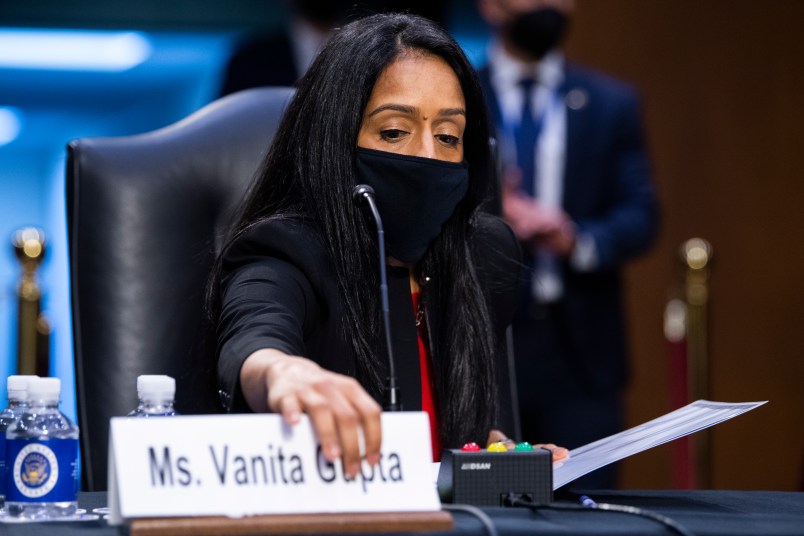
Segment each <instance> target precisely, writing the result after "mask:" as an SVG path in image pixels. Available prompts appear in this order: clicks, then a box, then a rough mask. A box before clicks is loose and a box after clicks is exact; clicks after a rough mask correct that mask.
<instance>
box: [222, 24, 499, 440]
mask: <svg viewBox="0 0 804 536" xmlns="http://www.w3.org/2000/svg"><path fill="white" fill-rule="evenodd" d="M404 54H423V55H435V56H438V57H440V58H442V59H443V60H445V61H446V62H447V63H448V64H449V65H450V66H451V67H452V69H453V70H454V71H455V74H456V75H457V77H458V80H459V81H460V84H461V88H462V90H463V94H464V99H465V101H466V117H467V126H466V130H465V133H464V141H463V142H464V157H465V159H466V161H467V162H468V164H469V189H468V192H467V194H466V196H465V197H464V199H463V200H462V201H461V203H460V204H459V205H458V207H457V208H456V210H455V212H454V213H453V215H452V216H451V217H450V219H449V220H448V221H447V222H446V223H445V224H444V226H443V227H442V232H441V234H440V236H439V237H438V238H437V239H436V240H434V241H433V243H432V244H431V245H430V247H429V248H428V251H427V252H426V253H425V256H424V258H423V259H422V260H421V261H420V263H419V265H418V267H417V269H418V270H419V274H424V275H426V276H427V278H428V283H427V284H426V285H424V287H423V294H422V300H423V301H424V305H425V307H426V308H427V310H428V312H432V313H431V316H430V317H428V324H429V325H430V326H431V328H432V327H433V326H437V329H435V330H432V331H433V334H432V340H433V346H434V347H433V348H431V354H432V358H433V376H434V378H433V382H434V385H435V397H436V405H437V411H438V415H439V420H440V423H441V429H440V435H441V440H442V443H443V444H444V445H445V446H456V445H459V444H461V443H462V442H465V441H469V440H471V441H485V439H486V434H488V431H489V429H490V428H491V426H492V425H493V423H494V419H495V415H496V411H497V392H496V382H495V374H494V348H495V341H494V340H493V330H492V329H491V320H490V315H489V312H488V308H487V305H486V302H485V300H484V298H483V293H482V290H481V288H480V284H479V282H478V278H477V275H476V273H475V270H474V263H473V260H472V252H471V250H470V245H469V244H470V240H469V239H470V235H471V233H472V225H471V221H472V218H473V216H474V214H475V213H476V211H477V210H478V207H479V205H480V204H481V202H483V201H484V200H485V198H486V197H487V195H488V193H489V191H490V184H489V180H490V177H489V174H488V170H489V169H490V166H489V159H490V157H489V148H488V124H487V117H486V113H485V107H484V101H483V97H482V93H481V89H480V86H479V83H478V81H477V78H476V76H475V73H474V70H473V68H472V66H471V64H470V63H469V61H468V60H467V58H466V56H465V55H464V53H463V51H462V50H461V49H460V47H459V46H458V45H457V43H455V41H454V40H453V39H452V38H451V37H450V36H449V35H448V34H447V33H446V32H445V31H444V30H443V29H441V28H440V27H439V26H438V25H436V24H435V23H433V22H431V21H429V20H427V19H424V18H422V17H417V16H413V15H406V14H382V15H373V16H370V17H366V18H364V19H361V20H358V21H355V22H352V23H350V24H348V25H346V26H344V27H343V28H341V29H339V30H337V31H336V32H335V33H334V35H333V36H332V37H331V38H330V40H329V41H328V43H327V44H326V46H325V47H324V48H323V50H322V51H321V52H320V54H319V55H318V57H317V59H316V60H315V62H314V63H313V65H312V66H311V67H310V69H309V71H308V72H307V73H306V74H305V76H304V77H303V78H302V79H301V81H300V82H299V84H298V89H297V91H296V94H295V96H294V98H293V99H292V101H291V102H290V104H289V107H288V110H287V112H286V113H285V116H284V118H283V120H282V122H281V124H280V126H279V128H278V130H277V133H276V135H275V137H274V141H273V144H272V146H271V148H270V150H269V152H268V154H267V156H266V158H265V160H264V161H263V163H262V166H261V168H260V170H259V172H258V176H257V178H256V180H255V182H254V184H253V185H252V188H251V189H250V191H249V193H248V195H247V198H246V200H245V203H244V204H243V206H242V210H241V213H240V216H239V218H238V220H237V222H236V224H235V226H234V228H233V232H232V236H231V238H230V240H234V239H236V238H237V236H239V235H240V234H242V233H243V232H245V231H246V230H247V229H249V228H250V227H251V226H253V225H254V224H256V223H258V222H260V221H263V220H265V219H268V218H275V217H287V216H291V217H302V218H304V219H305V220H306V221H307V222H308V223H309V224H310V225H311V226H312V227H313V228H315V229H316V230H317V231H318V232H319V233H320V236H321V239H322V241H323V243H324V244H326V248H327V250H328V253H329V255H330V256H331V258H332V262H333V266H334V270H335V273H336V276H337V280H338V285H339V289H340V292H341V296H342V298H343V300H344V305H345V310H346V322H345V325H346V326H350V331H349V333H347V334H346V338H347V340H348V342H349V344H350V345H351V348H352V350H353V352H354V360H355V373H356V376H357V378H358V380H359V381H360V382H361V383H362V385H363V386H364V387H365V388H366V389H367V390H368V391H369V392H370V393H372V394H373V395H374V396H375V397H377V398H381V395H382V389H383V387H382V386H383V383H384V382H383V381H382V378H383V376H384V375H385V374H386V369H385V365H384V363H383V362H382V360H381V359H380V358H379V357H378V349H379V348H381V345H380V342H381V339H380V334H381V333H382V329H381V316H380V304H379V298H378V295H377V294H378V293H377V291H376V288H377V286H378V284H379V275H378V268H377V263H376V258H377V244H376V239H375V236H376V232H375V230H374V228H373V223H371V222H370V221H369V220H368V219H367V218H366V217H365V214H361V212H360V211H359V210H358V209H357V207H355V206H354V205H353V204H352V203H351V202H350V200H351V191H352V188H353V187H354V186H355V185H356V184H357V183H358V182H359V180H358V178H357V174H356V167H355V149H356V146H357V137H358V132H359V130H360V125H361V122H362V119H363V113H364V111H365V108H366V105H367V103H368V100H369V97H370V96H371V92H372V89H373V88H374V85H375V83H376V81H377V79H378V78H379V76H380V74H381V73H382V72H383V70H384V69H386V68H387V67H388V66H389V65H390V64H391V63H392V62H393V61H394V60H395V59H396V58H398V57H399V56H401V55H404ZM414 209H415V208H414V207H412V208H411V210H414ZM219 270H220V263H219V264H218V268H217V270H216V273H215V274H213V278H214V279H216V278H217V277H218V276H219V274H220V272H219ZM218 299H219V296H218V290H217V281H216V280H214V281H213V284H212V285H211V291H210V304H211V305H210V307H211V310H212V314H213V319H214V318H215V315H216V312H217V311H219V304H218V303H217V300H218ZM432 315H435V318H433V317H432Z"/></svg>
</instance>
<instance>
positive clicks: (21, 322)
mask: <svg viewBox="0 0 804 536" xmlns="http://www.w3.org/2000/svg"><path fill="white" fill-rule="evenodd" d="M13 244H14V253H15V255H16V256H17V260H18V261H19V262H20V264H21V265H22V277H21V278H20V283H19V285H18V286H17V374H37V375H39V376H48V374H49V370H48V369H49V356H48V350H49V349H48V344H47V342H48V336H49V332H50V328H49V326H48V325H47V321H46V320H45V319H44V317H43V316H42V314H41V312H42V290H41V289H40V288H39V285H38V283H37V281H36V270H37V269H38V268H39V266H40V265H41V264H42V261H43V260H44V258H45V234H44V232H43V231H42V230H41V229H36V228H33V227H27V228H24V229H19V230H18V231H17V232H16V233H14V238H13Z"/></svg>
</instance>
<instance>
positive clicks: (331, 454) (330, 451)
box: [327, 445, 341, 461]
mask: <svg viewBox="0 0 804 536" xmlns="http://www.w3.org/2000/svg"><path fill="white" fill-rule="evenodd" d="M340 456H341V449H340V448H338V445H330V446H329V447H327V458H329V459H330V460H331V461H335V460H336V459H338V458H340Z"/></svg>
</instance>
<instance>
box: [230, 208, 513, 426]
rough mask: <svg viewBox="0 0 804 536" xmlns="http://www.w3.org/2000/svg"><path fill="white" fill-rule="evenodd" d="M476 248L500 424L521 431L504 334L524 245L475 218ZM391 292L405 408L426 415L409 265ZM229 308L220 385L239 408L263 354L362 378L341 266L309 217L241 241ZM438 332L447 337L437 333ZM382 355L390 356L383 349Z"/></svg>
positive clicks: (234, 255) (393, 276)
mask: <svg viewBox="0 0 804 536" xmlns="http://www.w3.org/2000/svg"><path fill="white" fill-rule="evenodd" d="M472 246H473V249H474V251H475V252H476V254H475V260H476V264H477V270H478V274H479V277H480V279H481V281H482V283H483V289H484V291H485V294H486V297H487V300H488V303H489V309H490V313H491V316H492V318H493V321H494V324H495V325H494V331H495V333H496V335H497V340H498V341H499V343H500V344H499V349H500V350H499V355H500V359H499V360H498V363H497V364H496V365H497V366H496V368H497V374H498V386H499V392H500V398H501V400H500V406H501V414H500V418H499V421H498V426H499V427H500V428H501V429H504V430H513V429H514V428H513V420H512V413H511V405H512V400H511V394H510V393H511V388H510V384H509V373H508V363H507V358H506V357H507V353H506V351H505V330H506V328H507V326H508V325H509V324H510V323H511V319H512V317H513V314H514V310H515V308H516V303H517V300H518V275H519V266H520V264H521V258H520V254H519V246H518V244H517V242H516V239H515V237H514V235H513V233H512V232H511V230H510V229H509V228H508V226H507V225H505V224H504V223H503V222H502V221H501V220H500V219H498V218H495V217H491V216H488V215H480V216H478V217H477V218H476V222H475V232H474V233H473V242H472ZM388 291H389V301H390V312H391V324H392V334H393V336H392V344H393V349H394V357H395V363H396V370H397V375H398V376H399V378H398V380H399V385H400V391H401V393H400V396H401V401H402V404H403V407H404V409H405V410H420V409H421V372H420V369H419V353H418V342H417V341H418V339H417V336H418V332H417V330H416V326H415V318H414V310H413V303H412V300H411V295H410V283H409V276H408V271H407V269H406V268H401V269H399V268H396V269H394V268H390V267H389V273H388ZM378 292H379V290H378ZM221 301H222V308H221V314H220V320H219V325H218V378H219V383H220V386H221V390H222V391H223V393H224V396H223V397H222V398H223V399H224V402H225V401H226V400H227V399H228V401H229V403H228V408H227V409H229V410H230V411H246V410H247V407H246V404H245V401H244V400H243V397H242V393H241V392H240V387H239V374H240V368H241V366H242V364H243V361H244V360H245V359H246V357H248V356H249V355H250V354H251V353H252V352H254V351H256V350H258V349H261V348H276V349H279V350H281V351H283V352H286V353H288V354H291V355H300V356H305V357H308V358H310V359H313V360H314V361H316V362H317V363H318V364H320V365H321V366H322V367H324V368H326V369H328V370H331V371H334V372H338V373H341V374H347V375H350V376H355V375H356V372H355V362H354V356H353V354H352V350H351V347H350V345H349V342H348V341H347V340H345V338H344V333H346V332H347V331H348V326H346V325H345V315H344V304H343V300H342V299H341V294H340V291H339V289H338V286H337V281H336V279H335V274H334V270H333V267H332V262H331V261H330V258H329V255H328V254H327V252H326V249H325V247H324V244H323V243H322V241H321V239H320V238H319V237H318V235H317V233H316V232H315V231H314V230H313V229H312V228H311V227H309V226H308V225H306V224H305V223H303V222H302V221H301V220H299V219H287V218H286V219H272V220H268V221H265V222H262V223H260V224H258V225H256V226H255V227H253V228H252V229H251V230H249V231H248V232H247V233H246V234H245V235H244V236H243V237H241V238H240V239H238V240H237V241H235V242H234V244H233V245H232V246H231V247H230V248H229V249H228V251H227V252H226V254H225V256H224V264H223V274H222V278H221ZM428 317H430V318H433V317H434V315H431V314H428ZM429 331H432V332H434V333H432V334H431V337H432V338H435V337H438V330H437V329H431V330H429ZM381 346H384V345H381ZM430 347H431V348H435V347H436V346H435V345H434V344H432V343H431V345H430ZM377 353H378V356H380V355H381V356H382V358H383V359H385V351H384V349H383V348H378V351H377ZM227 395H228V396H227Z"/></svg>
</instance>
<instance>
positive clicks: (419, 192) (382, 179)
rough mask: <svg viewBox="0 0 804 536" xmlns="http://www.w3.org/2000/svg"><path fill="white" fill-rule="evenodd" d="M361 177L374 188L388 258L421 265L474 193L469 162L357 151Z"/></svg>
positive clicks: (358, 170) (362, 180)
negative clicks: (469, 191)
mask: <svg viewBox="0 0 804 536" xmlns="http://www.w3.org/2000/svg"><path fill="white" fill-rule="evenodd" d="M357 175H358V177H359V178H360V181H361V182H363V183H365V184H368V185H369V186H371V187H372V188H374V192H375V197H376V201H377V209H378V210H379V212H380V217H381V218H382V223H383V227H384V229H385V241H386V244H387V246H388V255H389V256H391V257H394V258H395V259H398V260H400V261H402V262H417V261H418V260H419V259H421V258H422V257H423V256H424V252H425V251H426V250H427V247H428V246H429V245H430V242H432V241H433V239H434V238H436V237H437V236H438V235H439V233H441V226H442V225H444V222H446V221H447V220H448V219H449V217H450V216H451V215H452V213H453V212H454V211H455V207H457V206H458V203H460V201H461V199H463V196H464V195H466V190H467V189H468V188H469V170H468V168H467V165H466V163H464V162H447V161H445V160H436V159H433V158H422V157H418V156H408V155H401V154H396V153H389V152H386V151H375V150H373V149H365V148H363V147H358V148H357Z"/></svg>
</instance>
